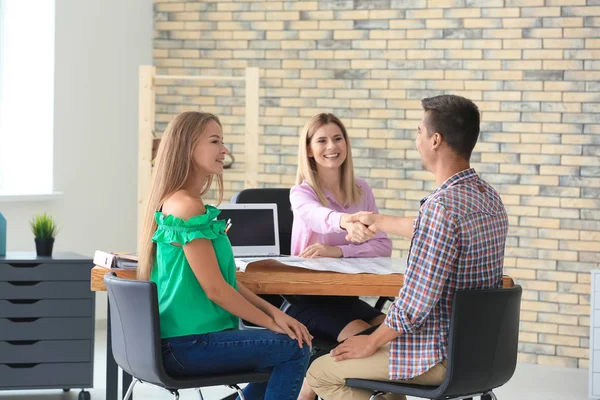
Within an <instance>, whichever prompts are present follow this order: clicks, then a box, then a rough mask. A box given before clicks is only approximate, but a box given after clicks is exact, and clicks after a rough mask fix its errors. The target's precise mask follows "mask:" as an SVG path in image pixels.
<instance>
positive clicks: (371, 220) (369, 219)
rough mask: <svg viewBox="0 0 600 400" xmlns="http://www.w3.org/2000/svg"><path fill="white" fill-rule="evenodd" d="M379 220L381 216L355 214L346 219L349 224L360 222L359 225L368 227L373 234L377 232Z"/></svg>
mask: <svg viewBox="0 0 600 400" xmlns="http://www.w3.org/2000/svg"><path fill="white" fill-rule="evenodd" d="M380 219H381V214H372V213H371V214H364V213H356V214H352V215H351V216H350V218H349V219H348V221H349V222H360V223H361V224H363V225H365V226H368V227H369V229H370V230H372V231H373V232H378V230H377V224H376V223H377V221H379V220H380Z"/></svg>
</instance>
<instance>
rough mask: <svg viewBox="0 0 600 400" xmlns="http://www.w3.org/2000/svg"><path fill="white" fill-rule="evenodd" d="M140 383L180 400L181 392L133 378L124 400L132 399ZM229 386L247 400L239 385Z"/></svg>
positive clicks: (200, 394) (237, 394) (199, 393)
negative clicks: (161, 390) (134, 390)
mask: <svg viewBox="0 0 600 400" xmlns="http://www.w3.org/2000/svg"><path fill="white" fill-rule="evenodd" d="M138 382H140V383H147V384H149V385H152V386H155V387H157V388H160V389H163V390H166V391H167V392H169V393H171V394H172V395H173V400H179V391H178V390H177V389H167V388H165V387H162V386H159V385H154V384H152V383H148V382H142V381H141V380H139V379H137V378H133V380H132V381H131V384H130V385H129V388H128V389H127V393H125V396H124V397H123V400H129V399H130V398H131V395H132V394H133V388H134V387H135V385H136V384H137V383H138ZM227 386H228V387H230V388H231V389H233V390H235V391H236V392H237V393H236V396H237V397H239V398H240V400H246V398H245V397H244V392H242V389H241V388H240V387H239V386H238V385H227ZM196 390H197V391H198V396H199V397H200V400H204V396H202V390H201V389H200V388H196Z"/></svg>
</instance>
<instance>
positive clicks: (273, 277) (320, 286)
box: [91, 260, 514, 297]
mask: <svg viewBox="0 0 600 400" xmlns="http://www.w3.org/2000/svg"><path fill="white" fill-rule="evenodd" d="M111 271H112V272H115V273H116V274H117V276H119V277H121V278H127V279H135V271H134V270H120V269H113V270H110V269H107V268H104V267H94V268H93V269H92V280H91V286H92V290H93V291H105V290H106V287H104V275H105V274H107V273H108V272H111ZM237 279H238V281H239V282H241V283H242V284H244V286H246V287H247V288H248V289H250V290H252V291H253V292H254V293H256V294H305V295H328V296H377V297H380V296H389V297H396V296H397V295H398V291H399V290H400V287H401V286H402V285H403V284H404V275H403V274H391V275H377V274H342V273H339V272H325V271H311V270H308V269H304V268H296V267H289V266H287V265H284V264H282V263H280V262H278V261H275V260H264V261H260V262H255V263H252V264H250V265H248V267H247V269H246V272H238V273H237ZM513 285H514V283H513V280H512V278H510V277H508V276H505V277H504V287H512V286H513Z"/></svg>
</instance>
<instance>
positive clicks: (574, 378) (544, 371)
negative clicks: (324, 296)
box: [0, 321, 588, 400]
mask: <svg viewBox="0 0 600 400" xmlns="http://www.w3.org/2000/svg"><path fill="white" fill-rule="evenodd" d="M105 353H106V325H105V323H104V321H99V323H98V324H97V326H96V352H95V354H96V359H95V363H94V383H95V385H94V386H95V387H94V388H93V389H90V390H89V391H90V393H91V395H92V400H101V399H104V397H105V388H104V386H105V382H104V375H103V374H104V368H105V356H104V354H105ZM587 373H588V371H587V370H584V369H572V368H560V367H549V366H540V365H532V364H519V365H518V366H517V371H516V372H515V375H514V376H513V378H512V379H511V380H510V382H509V383H508V384H506V385H505V386H504V387H501V388H499V389H497V390H495V393H496V395H497V397H498V399H499V400H520V399H523V400H525V399H527V400H584V399H587V398H588V397H587V388H588V379H587ZM78 391H79V390H78V389H73V390H72V391H71V392H69V393H62V390H37V391H0V400H76V399H77V393H78ZM229 393H231V390H230V389H227V388H222V387H215V388H207V389H204V390H203V394H204V398H205V399H206V400H213V399H214V400H217V399H221V398H223V397H224V396H226V395H227V394H229ZM134 398H136V399H138V400H139V399H144V400H158V399H165V400H166V399H172V396H171V395H170V394H169V393H167V392H165V391H162V390H161V389H157V388H155V387H152V386H149V385H138V386H136V388H135V391H134ZM180 399H181V400H191V399H195V400H197V399H198V396H197V394H196V393H194V392H193V391H189V390H188V391H182V392H181V397H180ZM409 399H412V398H409Z"/></svg>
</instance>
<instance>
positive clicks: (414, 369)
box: [385, 169, 508, 380]
mask: <svg viewBox="0 0 600 400" xmlns="http://www.w3.org/2000/svg"><path fill="white" fill-rule="evenodd" d="M507 231H508V216H507V214H506V210H505V208H504V205H503V204H502V200H501V199H500V196H499V195H498V193H497V192H496V191H495V190H494V188H492V187H491V186H490V185H489V184H488V183H486V182H485V181H483V180H481V179H480V178H479V176H478V175H477V173H476V172H475V170H474V169H467V170H464V171H461V172H459V173H457V174H455V175H453V176H452V177H450V178H449V179H448V180H446V181H445V182H444V183H442V185H441V186H440V187H438V188H437V189H436V190H435V191H434V192H433V193H432V194H431V195H429V196H428V197H426V198H425V199H423V200H422V201H421V209H420V210H419V216H418V217H417V218H416V219H415V222H414V234H413V237H412V240H411V244H410V250H409V255H408V263H407V268H406V273H405V275H404V286H403V287H402V288H401V289H400V293H399V295H398V299H397V300H396V301H395V302H394V303H393V304H392V306H391V308H390V311H389V312H388V315H387V318H386V319H385V324H386V325H387V326H389V327H390V328H392V329H394V330H396V331H398V332H400V333H401V334H400V335H399V336H398V337H397V338H396V339H394V340H393V341H392V342H391V345H390V359H389V377H390V379H391V380H399V379H403V380H404V379H409V378H413V377H415V376H418V375H421V374H423V373H425V372H426V371H427V370H429V369H430V368H431V367H433V366H434V365H435V364H437V363H439V362H441V361H442V360H443V359H445V358H447V357H448V349H447V343H448V333H449V332H448V330H449V325H450V311H451V310H450V309H451V305H452V296H453V294H454V292H455V291H457V290H460V289H484V288H493V287H501V286H502V267H503V263H504V245H505V243H506V234H507Z"/></svg>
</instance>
